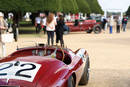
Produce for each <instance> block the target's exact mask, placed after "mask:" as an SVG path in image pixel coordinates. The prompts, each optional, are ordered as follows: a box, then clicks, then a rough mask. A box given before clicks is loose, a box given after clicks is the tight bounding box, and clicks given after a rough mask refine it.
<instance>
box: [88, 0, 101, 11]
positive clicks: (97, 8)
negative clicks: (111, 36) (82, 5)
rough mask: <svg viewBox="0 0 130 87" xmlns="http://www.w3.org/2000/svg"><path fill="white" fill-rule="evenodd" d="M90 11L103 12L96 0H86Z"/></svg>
mask: <svg viewBox="0 0 130 87" xmlns="http://www.w3.org/2000/svg"><path fill="white" fill-rule="evenodd" d="M86 1H87V3H88V5H89V7H90V10H91V12H92V13H103V11H102V9H101V6H100V5H99V3H98V1H97V0H86Z"/></svg>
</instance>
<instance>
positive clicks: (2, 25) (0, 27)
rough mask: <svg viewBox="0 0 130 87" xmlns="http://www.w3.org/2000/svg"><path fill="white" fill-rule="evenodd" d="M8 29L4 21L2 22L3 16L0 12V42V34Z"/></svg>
mask: <svg viewBox="0 0 130 87" xmlns="http://www.w3.org/2000/svg"><path fill="white" fill-rule="evenodd" d="M7 28H8V25H7V23H6V21H5V20H4V14H3V13H2V12H0V41H1V34H2V33H4V32H5V31H6V30H7Z"/></svg>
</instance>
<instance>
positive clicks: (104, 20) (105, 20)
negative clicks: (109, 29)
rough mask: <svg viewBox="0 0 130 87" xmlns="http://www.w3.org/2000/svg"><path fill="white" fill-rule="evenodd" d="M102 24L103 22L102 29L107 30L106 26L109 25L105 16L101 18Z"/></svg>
mask: <svg viewBox="0 0 130 87" xmlns="http://www.w3.org/2000/svg"><path fill="white" fill-rule="evenodd" d="M101 22H102V29H103V30H105V25H106V23H107V19H106V18H105V17H104V16H103V17H102V18H101Z"/></svg>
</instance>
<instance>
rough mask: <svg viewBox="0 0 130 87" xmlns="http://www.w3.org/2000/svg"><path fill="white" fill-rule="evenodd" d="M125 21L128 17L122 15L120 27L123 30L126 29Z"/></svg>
mask: <svg viewBox="0 0 130 87" xmlns="http://www.w3.org/2000/svg"><path fill="white" fill-rule="evenodd" d="M127 21H128V19H127V18H126V16H124V17H123V19H122V28H123V31H124V32H125V31H126V25H127Z"/></svg>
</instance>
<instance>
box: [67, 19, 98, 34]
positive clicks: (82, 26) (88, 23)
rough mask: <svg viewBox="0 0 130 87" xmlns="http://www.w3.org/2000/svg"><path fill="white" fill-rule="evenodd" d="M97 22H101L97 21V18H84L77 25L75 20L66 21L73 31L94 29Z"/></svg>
mask: <svg viewBox="0 0 130 87" xmlns="http://www.w3.org/2000/svg"><path fill="white" fill-rule="evenodd" d="M97 24H100V22H96V20H84V21H82V22H79V24H78V25H77V26H75V25H74V22H66V25H67V26H68V27H69V28H70V31H71V32H75V31H86V30H89V29H93V27H94V26H95V25H97Z"/></svg>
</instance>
